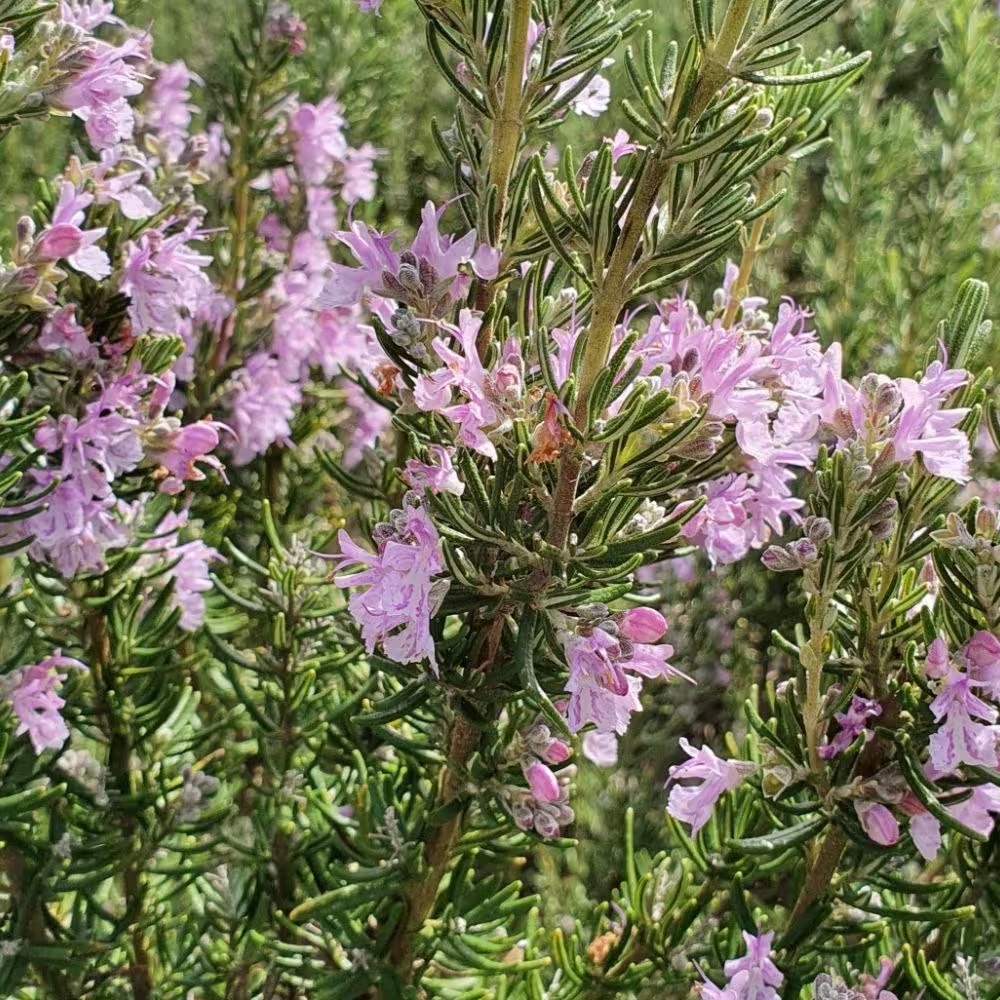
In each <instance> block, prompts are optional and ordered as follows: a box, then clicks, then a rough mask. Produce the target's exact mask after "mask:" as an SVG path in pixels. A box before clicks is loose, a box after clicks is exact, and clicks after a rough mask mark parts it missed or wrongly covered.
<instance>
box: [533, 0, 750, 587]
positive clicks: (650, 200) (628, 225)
mask: <svg viewBox="0 0 1000 1000" xmlns="http://www.w3.org/2000/svg"><path fill="white" fill-rule="evenodd" d="M752 8H753V0H732V3H730V5H729V7H728V9H727V10H726V16H725V18H724V20H723V23H722V26H721V28H720V30H719V35H718V37H717V38H716V40H715V42H714V44H712V45H711V47H710V48H709V49H707V50H706V53H705V63H704V65H703V67H702V69H701V72H700V74H699V78H698V83H697V85H696V86H695V92H694V96H693V98H692V100H691V104H690V107H689V108H688V109H687V117H688V118H689V119H690V120H691V121H692V122H696V121H697V120H698V119H699V118H700V117H701V115H702V114H703V113H704V112H705V110H706V109H707V108H708V106H709V104H710V103H711V101H712V98H713V97H714V96H715V94H716V92H717V91H718V89H719V88H720V87H721V86H722V85H723V84H724V83H725V82H726V80H727V79H728V78H729V63H730V60H731V59H732V57H733V55H734V53H735V52H736V49H737V46H738V45H739V43H740V39H741V37H742V35H743V30H744V28H745V27H746V24H747V20H748V18H749V16H750V11H751V9H752ZM675 106H676V104H675ZM672 125H673V122H672V121H671V122H665V123H664V124H663V133H664V134H669V132H670V131H671V126H672ZM663 146H664V143H663V140H661V141H660V143H659V144H658V145H657V147H655V148H654V149H653V150H652V151H651V152H650V156H649V158H648V159H647V160H646V163H645V164H644V166H643V169H642V173H641V175H640V177H639V181H638V184H637V186H636V190H635V196H634V197H633V199H632V203H631V204H630V205H629V210H628V213H627V215H626V217H625V223H624V225H623V227H622V231H621V235H620V236H619V238H618V240H617V242H616V243H615V247H614V250H613V251H612V253H611V259H610V261H609V262H608V267H607V270H606V271H605V272H604V274H603V275H602V276H601V277H600V278H599V279H598V282H597V287H596V288H595V290H594V308H593V313H592V314H591V318H590V325H589V327H588V329H587V333H586V344H585V347H584V355H583V365H582V367H581V370H580V387H579V391H578V393H577V399H576V406H575V407H574V410H573V419H574V421H575V423H576V425H577V427H579V428H581V429H585V428H586V425H587V420H588V416H589V411H590V394H591V392H592V391H593V388H594V384H595V382H596V381H597V377H598V375H599V374H600V372H601V371H602V369H603V368H604V366H605V365H606V364H607V362H608V356H609V354H610V351H611V341H612V339H613V337H614V330H615V324H616V323H617V322H618V317H619V316H620V315H621V311H622V309H623V308H624V307H625V304H626V303H627V302H628V299H629V296H630V294H631V290H632V285H633V283H634V281H633V278H632V276H631V274H630V272H631V268H632V261H633V260H634V258H635V254H636V251H637V250H638V249H639V246H640V245H641V243H642V237H643V232H644V231H645V228H646V220H647V219H648V218H649V213H650V212H651V211H652V210H653V208H654V206H655V205H656V199H657V197H658V196H659V193H660V188H661V187H662V186H663V182H664V180H665V179H666V176H667V173H668V171H669V169H670V153H669V148H663ZM581 469H582V458H581V455H580V453H579V448H578V447H574V448H573V449H572V450H570V451H568V452H567V453H566V454H565V455H564V457H563V460H562V462H561V465H560V469H559V480H558V485H557V487H556V493H555V496H554V498H553V505H552V516H551V518H550V520H549V534H548V538H547V539H546V540H547V541H548V543H549V544H550V545H552V546H554V547H555V548H557V549H563V548H565V546H566V542H567V540H568V538H569V529H570V525H571V523H572V514H573V503H574V501H575V499H576V485H577V481H578V480H579V477H580V470H581ZM539 582H540V581H539ZM546 582H547V581H546Z"/></svg>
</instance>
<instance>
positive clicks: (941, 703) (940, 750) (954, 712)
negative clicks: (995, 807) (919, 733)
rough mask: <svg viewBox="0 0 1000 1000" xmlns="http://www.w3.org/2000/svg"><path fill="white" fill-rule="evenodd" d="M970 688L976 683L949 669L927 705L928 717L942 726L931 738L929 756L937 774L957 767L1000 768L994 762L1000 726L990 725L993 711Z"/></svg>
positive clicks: (993, 717)
mask: <svg viewBox="0 0 1000 1000" xmlns="http://www.w3.org/2000/svg"><path fill="white" fill-rule="evenodd" d="M974 686H979V685H978V682H976V681H974V680H973V679H972V678H971V677H969V676H968V674H965V673H962V672H961V671H958V670H955V669H950V670H949V671H948V673H947V675H946V676H945V678H944V680H943V681H942V683H941V688H940V690H939V692H938V694H937V697H936V698H935V699H934V700H933V701H932V702H931V706H930V708H931V714H932V715H933V716H934V718H935V719H936V720H937V721H938V722H941V723H942V724H941V726H940V728H939V729H938V730H937V732H936V733H934V735H933V736H931V739H930V744H929V748H930V756H931V762H932V764H933V765H934V767H935V769H936V770H937V771H938V772H940V773H941V774H954V773H956V772H957V770H958V768H959V766H960V765H961V764H976V765H979V766H981V767H988V768H996V767H998V766H1000V760H998V758H997V740H998V738H1000V726H996V725H993V724H992V723H995V722H996V721H997V710H996V709H995V708H994V707H993V706H992V705H989V704H987V703H986V702H985V701H983V700H982V699H981V698H979V697H978V696H976V695H975V694H973V692H972V688H973V687H974ZM975 719H982V720H985V722H987V723H990V725H983V724H982V723H981V722H976V721H974V720H975ZM942 720H943V721H942Z"/></svg>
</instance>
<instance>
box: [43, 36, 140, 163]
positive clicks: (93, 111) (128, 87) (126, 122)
mask: <svg viewBox="0 0 1000 1000" xmlns="http://www.w3.org/2000/svg"><path fill="white" fill-rule="evenodd" d="M104 19H105V18H102V20H104ZM145 45H146V43H145V41H144V40H143V39H139V38H129V39H127V40H126V41H125V42H124V43H122V45H120V46H118V47H115V46H113V45H109V44H108V43H107V42H102V41H98V40H97V39H95V38H88V39H87V42H86V46H85V47H83V48H81V49H80V50H79V51H78V52H77V53H76V54H75V65H74V69H75V72H74V73H73V74H72V75H71V76H70V79H69V82H68V83H67V84H66V86H65V87H63V88H62V89H61V90H60V91H59V92H58V93H56V94H54V95H53V97H52V104H53V106H54V107H58V108H62V109H64V110H66V111H72V112H73V114H75V115H76V116H77V117H78V118H80V119H82V120H83V121H84V122H85V124H86V129H87V136H88V138H89V139H90V141H91V143H92V144H93V145H94V147H95V148H97V149H104V148H107V147H109V146H113V145H114V144H115V143H117V142H123V141H125V140H127V139H130V138H131V137H132V129H133V127H134V119H133V115H132V109H131V108H130V107H129V105H128V102H127V100H126V98H127V97H133V96H135V95H136V94H139V93H141V92H142V83H141V81H140V79H139V74H138V72H137V70H136V69H135V67H134V66H133V65H132V63H133V62H139V61H142V60H143V59H144V58H145V56H146V52H145V48H144V47H145Z"/></svg>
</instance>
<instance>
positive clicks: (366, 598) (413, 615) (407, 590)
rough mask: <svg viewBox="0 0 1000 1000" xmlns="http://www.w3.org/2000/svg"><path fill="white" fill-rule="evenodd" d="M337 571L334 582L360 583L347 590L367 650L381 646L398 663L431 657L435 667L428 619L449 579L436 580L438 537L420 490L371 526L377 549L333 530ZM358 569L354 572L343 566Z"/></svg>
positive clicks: (439, 569)
mask: <svg viewBox="0 0 1000 1000" xmlns="http://www.w3.org/2000/svg"><path fill="white" fill-rule="evenodd" d="M337 538H338V541H339V543H340V553H341V554H340V555H339V556H336V557H335V559H336V561H337V563H338V564H339V569H340V570H341V572H340V573H339V574H338V575H337V577H336V583H337V586H338V587H351V588H364V589H360V590H357V591H356V592H355V593H354V594H352V595H351V598H350V602H349V607H350V611H351V615H352V616H353V618H354V620H355V621H356V622H357V623H358V625H359V626H360V628H361V635H362V638H363V639H364V642H365V648H366V649H367V650H368V652H369V653H371V652H373V651H374V650H375V647H376V646H381V648H382V651H383V652H384V653H385V655H386V656H387V657H389V659H391V660H395V661H396V662H397V663H420V662H421V661H423V660H425V659H426V660H427V661H429V663H430V665H431V669H432V670H435V671H436V670H437V659H436V657H435V651H434V639H433V637H432V636H431V633H430V622H431V619H432V618H433V617H434V615H435V614H436V612H437V609H438V608H439V607H440V604H441V601H442V600H443V599H444V595H445V593H446V592H447V589H448V581H447V580H446V579H444V580H434V577H435V576H437V575H438V574H439V573H441V572H442V571H443V570H444V561H443V559H442V555H441V539H440V537H439V535H438V532H437V528H435V527H434V522H433V521H432V520H431V519H430V517H429V515H428V513H427V510H426V508H425V507H424V506H423V505H422V504H421V502H420V498H419V496H418V495H417V494H416V493H414V492H410V493H407V495H406V496H405V497H404V498H403V507H402V509H400V510H394V511H392V512H391V513H390V515H389V520H388V521H386V522H383V523H381V524H377V525H376V526H375V528H374V529H373V531H372V539H373V541H374V542H375V545H376V552H375V553H374V554H372V553H371V552H368V551H366V550H365V549H363V548H361V547H360V546H359V545H357V544H356V543H355V542H354V540H353V539H352V538H351V536H350V535H348V533H347V532H346V531H344V530H343V529H341V531H340V533H339V534H338V536H337ZM345 570H352V571H353V570H357V571H356V572H344V571H345Z"/></svg>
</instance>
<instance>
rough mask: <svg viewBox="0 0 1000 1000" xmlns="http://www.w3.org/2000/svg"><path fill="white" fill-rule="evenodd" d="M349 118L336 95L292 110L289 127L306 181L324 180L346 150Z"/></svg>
mask: <svg viewBox="0 0 1000 1000" xmlns="http://www.w3.org/2000/svg"><path fill="white" fill-rule="evenodd" d="M346 124H347V123H346V121H345V119H344V115H343V109H342V108H341V106H340V103H339V102H338V101H337V99H336V98H335V97H333V96H332V95H331V96H328V97H325V98H324V99H323V100H322V101H320V103H319V104H300V105H299V106H298V107H297V108H296V109H295V111H293V112H292V114H291V116H290V117H289V120H288V127H289V131H290V133H291V137H292V153H293V156H294V159H295V166H296V169H297V170H298V172H299V176H300V177H301V178H302V180H303V181H304V182H305V183H306V184H324V183H326V181H327V180H328V178H329V176H330V173H331V171H332V170H333V167H334V164H336V163H339V162H340V160H341V158H342V157H343V156H344V154H345V153H346V152H347V139H346V138H345V136H344V127H345V125H346Z"/></svg>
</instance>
